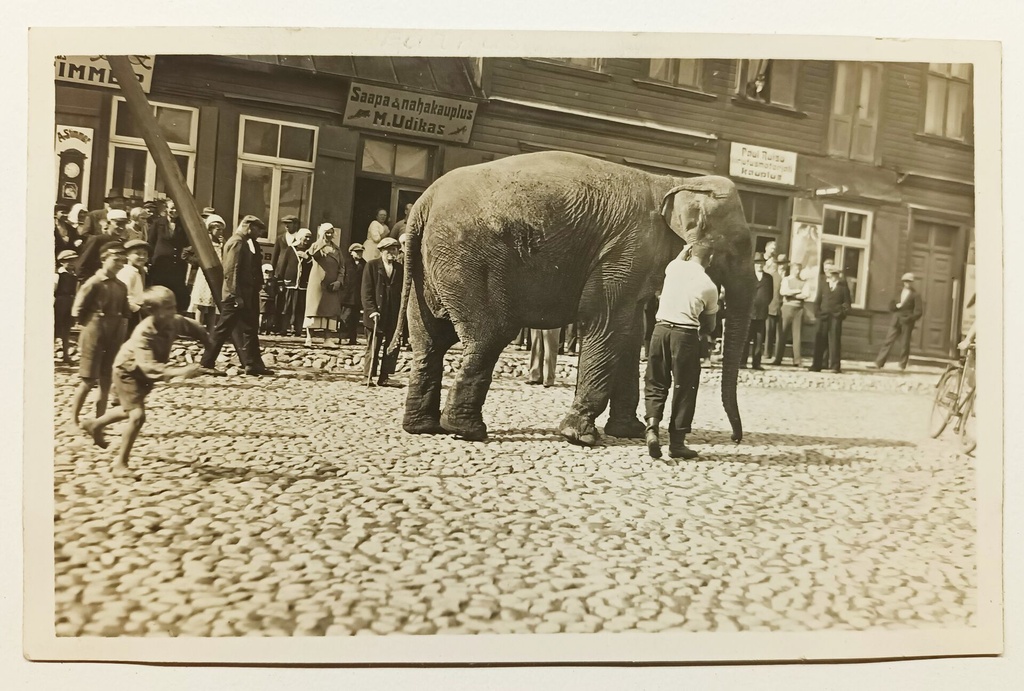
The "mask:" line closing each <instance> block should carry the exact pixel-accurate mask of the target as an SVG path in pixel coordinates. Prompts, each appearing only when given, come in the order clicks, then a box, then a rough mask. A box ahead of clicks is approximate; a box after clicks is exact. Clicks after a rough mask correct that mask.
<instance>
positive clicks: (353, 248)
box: [348, 242, 363, 252]
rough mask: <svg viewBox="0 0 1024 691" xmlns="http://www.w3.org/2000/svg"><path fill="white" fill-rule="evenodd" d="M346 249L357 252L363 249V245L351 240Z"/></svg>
mask: <svg viewBox="0 0 1024 691" xmlns="http://www.w3.org/2000/svg"><path fill="white" fill-rule="evenodd" d="M348 251H349V252H357V251H358V252H362V251H363V246H362V244H360V243H358V242H353V243H352V244H351V245H349V246H348Z"/></svg>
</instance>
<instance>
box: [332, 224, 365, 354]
mask: <svg viewBox="0 0 1024 691" xmlns="http://www.w3.org/2000/svg"><path fill="white" fill-rule="evenodd" d="M364 268H366V262H365V261H363V246H362V245H361V244H360V243H358V242H353V243H352V244H351V245H349V246H348V252H347V253H342V257H341V270H340V271H339V272H338V280H340V281H341V319H340V321H341V335H342V337H344V336H348V344H349V345H356V327H358V326H359V314H360V307H361V306H362V289H363V269H364Z"/></svg>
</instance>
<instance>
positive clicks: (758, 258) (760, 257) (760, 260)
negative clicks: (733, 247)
mask: <svg viewBox="0 0 1024 691" xmlns="http://www.w3.org/2000/svg"><path fill="white" fill-rule="evenodd" d="M754 263H755V264H764V254H763V253H761V252H754Z"/></svg>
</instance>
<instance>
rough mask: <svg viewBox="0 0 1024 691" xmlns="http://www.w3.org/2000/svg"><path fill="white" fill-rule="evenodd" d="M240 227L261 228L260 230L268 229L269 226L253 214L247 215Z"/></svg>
mask: <svg viewBox="0 0 1024 691" xmlns="http://www.w3.org/2000/svg"><path fill="white" fill-rule="evenodd" d="M239 225H250V226H259V227H260V228H266V227H267V224H266V223H264V222H263V221H261V220H260V218H259V216H253V215H252V214H246V215H245V216H243V217H242V220H241V222H240V223H239Z"/></svg>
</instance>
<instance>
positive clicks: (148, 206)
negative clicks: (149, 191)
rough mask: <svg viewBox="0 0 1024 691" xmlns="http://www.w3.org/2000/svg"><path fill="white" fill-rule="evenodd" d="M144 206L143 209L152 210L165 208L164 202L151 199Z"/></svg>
mask: <svg viewBox="0 0 1024 691" xmlns="http://www.w3.org/2000/svg"><path fill="white" fill-rule="evenodd" d="M142 206H143V208H146V209H150V210H152V209H159V208H160V207H162V206H164V202H163V201H162V200H160V199H150V200H149V201H148V202H145V203H144V204H143V205H142Z"/></svg>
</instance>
